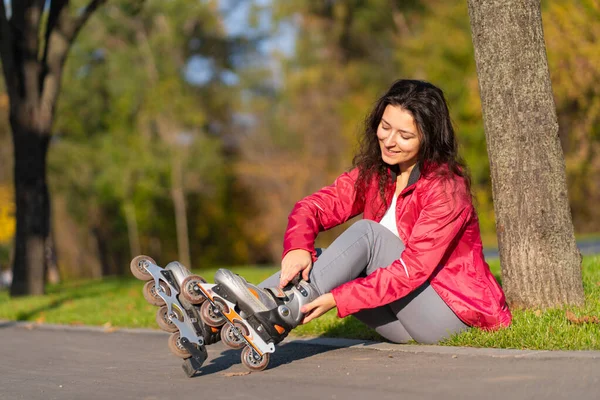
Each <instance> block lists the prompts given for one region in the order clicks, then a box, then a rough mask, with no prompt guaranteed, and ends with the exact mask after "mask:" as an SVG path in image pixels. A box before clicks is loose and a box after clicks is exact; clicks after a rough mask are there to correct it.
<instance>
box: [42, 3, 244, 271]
mask: <svg viewBox="0 0 600 400" xmlns="http://www.w3.org/2000/svg"><path fill="white" fill-rule="evenodd" d="M242 3H244V2H235V4H231V7H239V6H241V4H242ZM227 12H230V11H229V10H228V9H223V8H221V9H216V8H215V3H214V2H197V3H194V4H190V3H189V2H187V1H183V0H177V1H171V2H168V3H165V2H164V1H159V0H148V1H147V2H146V3H145V6H144V8H143V9H141V10H139V12H137V11H136V12H128V10H127V9H126V8H124V7H122V6H118V5H113V4H112V3H108V4H107V5H106V6H105V7H104V8H103V9H102V10H100V12H99V13H98V18H96V19H94V20H93V21H90V23H91V28H92V29H90V30H89V31H87V32H85V34H84V35H82V37H81V38H80V40H79V41H78V44H77V46H76V47H75V48H74V49H73V54H72V56H71V57H70V59H69V62H68V64H67V71H68V72H69V73H68V85H66V87H65V93H64V96H63V98H62V100H61V104H60V108H59V117H58V119H57V132H58V133H59V135H58V136H57V140H56V141H55V143H53V147H54V149H53V152H52V153H51V155H50V164H51V166H52V176H53V177H54V179H53V180H52V185H53V187H55V188H56V191H57V193H59V194H60V195H61V196H62V197H64V202H61V204H60V205H61V207H63V210H59V211H58V212H60V213H61V214H70V215H71V216H72V217H75V221H74V223H75V224H76V225H77V226H78V230H80V231H82V232H83V234H80V235H76V236H79V237H77V238H75V241H73V240H67V238H68V237H69V234H71V235H72V233H71V232H69V231H68V230H65V229H64V226H66V225H65V224H64V223H63V224H62V225H63V228H61V232H62V234H63V235H64V236H63V239H62V240H61V243H62V246H64V247H65V249H64V250H63V251H62V253H63V261H62V263H63V265H65V266H66V265H76V264H80V263H78V262H76V261H75V260H77V259H78V258H81V257H88V255H89V254H90V253H91V254H94V256H93V257H92V258H95V259H96V262H97V260H98V259H99V260H100V261H101V262H100V264H99V265H96V267H95V272H92V273H91V274H92V275H93V276H100V275H101V274H104V275H106V274H115V273H121V272H124V268H123V267H124V266H127V260H126V259H125V258H126V257H127V256H128V253H130V254H134V253H139V252H140V251H142V252H147V253H150V254H151V255H152V256H153V257H155V258H156V259H157V260H159V259H160V258H163V259H164V258H165V257H168V258H170V259H172V258H178V259H179V260H180V261H182V262H184V263H186V264H187V265H188V266H191V265H194V266H198V265H199V264H202V263H207V262H210V263H215V262H224V263H229V262H230V263H235V262H245V261H246V260H247V257H248V252H249V250H248V246H249V244H250V243H252V240H251V239H249V238H248V237H246V236H245V234H244V232H242V231H241V226H240V225H241V224H240V220H241V219H242V216H243V215H244V213H245V212H247V208H248V204H247V202H246V198H245V196H244V195H243V194H242V193H240V192H239V191H237V189H235V187H234V180H233V179H232V172H231V168H230V167H229V165H228V163H227V162H226V160H227V159H228V158H232V157H234V154H233V153H232V152H233V150H234V149H232V147H231V145H230V144H229V142H231V138H232V137H234V136H235V134H236V128H235V111H236V107H237V102H238V100H237V99H238V98H239V89H238V88H237V86H236V79H237V78H236V75H235V72H234V70H235V67H236V65H235V61H236V60H237V59H238V58H240V57H242V58H243V57H246V56H249V54H251V53H252V51H253V48H254V46H255V44H254V43H253V39H252V38H247V37H245V36H235V35H230V34H229V33H228V32H226V30H225V29H224V26H223V25H224V23H223V21H222V18H223V15H224V14H226V13H227ZM82 164H85V166H82V167H80V168H79V169H77V168H76V167H75V166H77V165H82ZM238 202H240V203H241V204H240V206H235V207H233V208H232V206H231V204H237V203H238ZM65 208H68V210H69V211H68V212H67V211H66V210H65ZM173 216H175V218H173ZM173 221H175V224H174V225H173V223H172V222H173ZM173 228H175V229H173ZM87 232H90V233H87ZM121 232H126V233H127V235H125V237H124V239H125V242H124V241H123V235H122V234H121ZM85 237H90V238H91V242H92V243H91V244H90V242H89V241H88V240H84V239H83V238H85ZM188 238H189V239H188ZM73 243H77V245H74V244H73ZM189 243H192V244H193V245H191V246H190V245H189ZM172 245H174V246H175V248H176V251H175V252H174V253H173V252H172V247H173V246H172ZM85 249H88V250H85ZM140 249H141V250H140ZM65 252H67V253H68V254H69V259H68V260H64V253H65ZM90 262H94V261H93V260H90ZM88 264H89V262H88ZM73 273H74V274H77V272H76V271H73ZM81 273H85V274H88V275H89V274H90V271H81Z"/></svg>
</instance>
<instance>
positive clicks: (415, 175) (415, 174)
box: [390, 163, 421, 193]
mask: <svg viewBox="0 0 600 400" xmlns="http://www.w3.org/2000/svg"><path fill="white" fill-rule="evenodd" d="M396 171H397V168H394V167H391V168H390V172H391V175H392V182H394V181H395V180H396V178H397V177H398V173H397V172H396ZM420 177H421V169H420V168H419V164H418V163H417V164H416V165H415V166H414V167H413V169H412V171H410V176H409V177H408V183H407V184H406V187H405V188H404V190H402V193H406V192H407V191H408V190H412V189H413V187H412V186H413V185H414V184H415V183H417V181H418V180H419V178H420Z"/></svg>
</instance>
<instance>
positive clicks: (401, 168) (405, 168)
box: [398, 163, 417, 176]
mask: <svg viewBox="0 0 600 400" xmlns="http://www.w3.org/2000/svg"><path fill="white" fill-rule="evenodd" d="M415 165H417V163H412V164H410V165H403V164H398V176H400V175H402V176H410V173H411V172H412V170H413V169H414V168H415Z"/></svg>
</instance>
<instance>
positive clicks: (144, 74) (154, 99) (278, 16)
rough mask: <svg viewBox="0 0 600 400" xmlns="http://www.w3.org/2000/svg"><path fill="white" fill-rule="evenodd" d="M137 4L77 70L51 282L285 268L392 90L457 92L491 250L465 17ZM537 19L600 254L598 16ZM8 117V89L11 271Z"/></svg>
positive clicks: (76, 56)
mask: <svg viewBox="0 0 600 400" xmlns="http://www.w3.org/2000/svg"><path fill="white" fill-rule="evenodd" d="M135 4H136V2H131V1H128V0H115V1H108V2H107V3H106V4H105V5H103V6H102V7H101V8H99V9H98V10H97V11H96V12H95V13H94V15H93V16H92V18H91V19H90V20H89V21H88V23H87V24H86V26H85V27H84V29H83V30H82V31H81V33H80V34H79V36H78V37H77V40H76V41H75V43H74V45H73V47H72V49H71V51H70V53H69V57H68V59H67V63H66V69H65V71H64V75H63V83H62V90H61V94H60V98H59V105H58V110H57V113H56V119H55V124H54V128H53V136H52V142H51V146H50V150H49V156H48V157H49V158H48V177H49V183H50V193H51V201H52V203H51V204H52V227H51V239H52V240H51V241H50V242H49V243H50V244H49V246H48V249H47V257H48V261H49V266H50V271H51V272H52V271H53V274H52V276H51V277H50V278H51V279H50V280H51V281H56V280H59V279H60V280H62V281H63V282H80V281H81V280H85V279H96V278H102V277H111V276H119V275H121V276H128V275H129V261H130V260H131V258H132V257H133V256H135V255H138V254H140V253H144V254H148V255H150V256H152V257H153V258H154V259H155V260H157V261H158V262H159V264H161V265H165V264H166V263H167V262H169V261H171V260H180V261H182V262H184V263H185V264H186V265H188V266H190V267H192V268H193V269H194V270H195V271H196V272H198V273H200V274H202V273H203V271H207V272H208V271H214V269H215V268H216V267H219V266H248V265H256V266H267V267H269V266H270V267H271V268H272V267H273V266H276V265H277V263H278V261H279V260H280V255H281V249H282V237H283V232H284V230H285V227H286V224H287V214H288V213H289V211H290V210H291V209H292V207H293V205H294V203H295V202H296V201H297V200H299V199H300V198H302V197H303V196H305V195H307V194H309V193H311V192H313V191H315V190H317V189H319V188H321V187H323V186H324V185H327V184H329V183H331V182H332V181H333V179H334V178H335V177H336V176H338V175H339V174H340V173H341V172H342V171H344V170H347V169H348V168H349V167H350V165H351V160H352V155H353V152H354V150H355V148H356V142H357V137H358V135H359V134H360V130H361V124H362V122H363V118H364V117H365V116H366V114H367V112H368V111H369V109H370V107H371V105H372V104H373V102H374V101H375V99H376V98H377V97H378V96H379V95H381V94H382V93H383V91H384V90H385V89H386V88H387V87H389V85H390V83H391V82H392V81H394V80H395V79H397V78H416V79H424V80H428V81H431V82H433V83H434V84H436V85H438V86H439V87H441V88H442V89H443V90H444V92H445V93H446V96H447V99H448V102H449V104H450V108H451V114H452V118H453V120H454V122H455V126H456V130H457V133H458V136H459V141H460V143H461V154H462V156H463V157H464V159H465V160H466V162H467V165H468V167H469V169H470V173H471V176H472V182H473V192H474V197H475V199H476V207H477V210H478V213H479V217H480V223H481V228H482V233H483V239H484V244H485V245H486V247H488V248H494V247H495V246H496V244H497V243H496V232H495V221H494V211H493V204H492V194H491V182H490V170H489V162H488V158H487V152H486V144H485V134H484V129H483V121H482V114H481V104H480V97H479V89H478V80H477V74H476V68H475V59H474V54H473V43H472V41H471V31H470V26H469V16H468V12H467V4H466V2H465V1H462V0H453V1H438V0H421V1H416V0H415V1H391V0H364V1H358V0H356V1H308V0H289V1H269V0H254V1H251V0H222V1H210V0H207V1H195V2H194V1H189V0H185V1H184V0H171V1H160V0H147V1H146V2H145V4H144V6H143V7H137V6H135ZM542 12H543V23H544V36H545V41H546V50H547V54H548V61H549V67H550V74H551V79H552V88H553V92H554V100H555V103H556V108H557V113H558V120H559V126H560V130H559V135H560V139H561V144H562V147H563V151H564V153H565V161H566V171H567V181H568V186H569V200H570V205H571V211H572V216H573V223H574V226H575V232H576V234H577V236H578V237H579V238H584V239H585V238H592V239H597V238H598V236H599V234H598V232H599V230H600V229H599V228H598V227H599V226H600V209H599V208H598V207H597V206H596V205H597V204H598V203H599V201H600V185H598V182H599V181H600V180H599V178H600V160H599V158H598V157H597V156H596V154H597V152H598V150H599V145H600V124H599V123H598V122H599V120H600V94H599V91H600V89H599V87H598V85H597V84H596V82H598V81H599V79H598V78H600V52H599V51H598V49H599V48H600V46H599V41H600V23H599V22H598V21H600V6H599V4H598V1H594V0H580V1H573V2H564V1H542ZM8 106H9V103H8V97H7V94H6V92H5V88H4V82H2V87H1V88H0V269H2V270H7V269H8V268H9V266H10V259H11V248H12V239H13V236H14V203H13V196H14V194H13V188H12V177H13V176H12V171H13V167H12V141H11V133H10V125H9V121H8ZM515 184H516V185H530V184H535V183H534V182H533V183H532V182H515ZM341 229H343V228H341ZM339 231H340V230H339V229H337V230H333V231H331V232H326V233H324V234H322V235H321V236H320V237H319V239H318V240H319V242H318V245H323V246H326V245H327V243H328V242H329V241H330V240H332V238H333V237H335V235H337V234H338V233H339ZM493 264H494V265H493V267H494V266H495V267H494V268H495V270H496V271H497V273H498V271H499V267H498V265H497V260H496V261H494V262H493ZM271 268H269V269H266V270H264V272H261V273H260V274H259V275H257V276H261V277H262V276H263V275H264V274H266V273H267V272H266V271H272V269H271ZM247 273H249V274H250V272H247ZM208 278H210V276H208ZM499 278H500V277H499ZM257 279H258V278H257ZM108 282H110V284H109V285H114V284H115V282H116V281H114V280H109V281H108ZM94 286H95V287H100V284H99V283H98V284H95V285H94ZM108 287H112V286H108ZM115 289H116V287H115ZM51 293H52V290H51ZM54 293H56V292H54ZM70 295H72V294H68V295H67V297H68V296H70ZM74 296H78V295H77V294H75V295H74ZM134 308H135V307H133V306H132V307H131V310H130V311H132V312H133V310H134ZM12 315H16V318H17V319H27V318H31V317H34V318H35V317H39V315H38V314H36V313H30V312H26V313H25V314H12ZM102 318H105V319H104V320H105V321H107V322H110V321H108V320H109V319H110V318H106V317H102ZM113 323H114V320H113ZM142 325H144V324H142Z"/></svg>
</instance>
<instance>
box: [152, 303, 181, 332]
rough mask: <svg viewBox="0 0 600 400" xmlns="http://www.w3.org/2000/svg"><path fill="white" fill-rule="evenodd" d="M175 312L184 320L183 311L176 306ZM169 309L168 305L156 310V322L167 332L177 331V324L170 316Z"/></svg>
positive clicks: (178, 317) (179, 318)
mask: <svg viewBox="0 0 600 400" xmlns="http://www.w3.org/2000/svg"><path fill="white" fill-rule="evenodd" d="M172 309H173V312H174V313H175V316H176V318H177V319H178V320H179V321H180V322H183V313H182V312H181V311H180V310H179V309H178V308H176V307H172ZM168 313H169V309H168V307H167V306H166V305H164V306H162V307H161V308H159V309H158V311H156V323H157V324H158V327H159V328H160V329H162V330H163V331H167V332H177V325H175V324H174V323H173V322H172V321H171V320H170V319H169V317H168Z"/></svg>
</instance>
